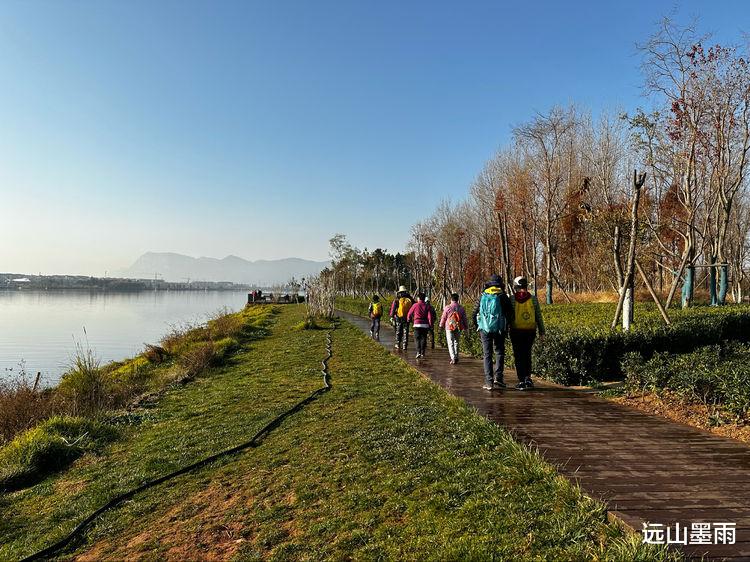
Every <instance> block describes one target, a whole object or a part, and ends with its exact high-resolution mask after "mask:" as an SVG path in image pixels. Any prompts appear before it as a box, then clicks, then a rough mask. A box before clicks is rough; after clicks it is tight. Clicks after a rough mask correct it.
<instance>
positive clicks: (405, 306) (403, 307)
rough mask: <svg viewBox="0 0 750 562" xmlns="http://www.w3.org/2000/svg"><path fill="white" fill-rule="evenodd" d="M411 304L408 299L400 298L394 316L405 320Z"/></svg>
mask: <svg viewBox="0 0 750 562" xmlns="http://www.w3.org/2000/svg"><path fill="white" fill-rule="evenodd" d="M411 304H412V302H411V299H410V298H409V297H401V298H400V299H398V310H397V311H396V314H397V315H398V317H399V318H406V315H407V314H409V309H410V308H411Z"/></svg>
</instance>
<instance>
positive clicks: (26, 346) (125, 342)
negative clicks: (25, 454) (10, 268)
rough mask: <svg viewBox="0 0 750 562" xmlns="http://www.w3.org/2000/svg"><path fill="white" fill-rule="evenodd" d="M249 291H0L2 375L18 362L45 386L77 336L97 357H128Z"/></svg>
mask: <svg viewBox="0 0 750 562" xmlns="http://www.w3.org/2000/svg"><path fill="white" fill-rule="evenodd" d="M246 302H247V292H244V291H243V292H236V291H143V292H135V293H98V292H97V293H94V292H92V293H89V292H76V291H25V290H20V291H0V378H6V377H8V376H12V375H13V374H14V373H16V372H18V371H19V369H20V368H21V367H20V365H21V364H23V368H24V369H25V371H26V372H27V373H29V374H30V375H36V373H37V372H41V373H42V380H43V382H44V384H46V385H53V384H55V383H56V382H57V380H59V378H60V375H62V374H63V373H64V372H65V371H66V370H67V368H68V366H69V365H70V362H71V359H72V357H73V355H74V354H75V351H76V342H78V343H80V344H81V345H83V346H84V348H85V346H87V345H88V346H89V347H90V348H91V350H92V351H93V352H94V353H95V355H96V356H97V357H99V358H100V359H101V361H102V364H103V363H105V362H108V361H113V360H121V359H124V358H126V357H132V356H133V355H136V354H138V353H139V352H140V351H142V350H143V344H144V342H145V343H157V342H158V341H159V340H160V339H161V338H162V336H164V335H165V334H166V333H167V332H169V331H170V327H171V326H174V325H184V324H185V323H196V322H205V321H206V318H207V316H208V315H210V314H212V313H214V312H216V311H218V310H220V309H223V308H225V307H226V308H228V309H230V310H233V311H235V310H239V309H240V308H242V307H243V306H244V305H245V303H246Z"/></svg>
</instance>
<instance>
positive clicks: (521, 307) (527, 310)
mask: <svg viewBox="0 0 750 562" xmlns="http://www.w3.org/2000/svg"><path fill="white" fill-rule="evenodd" d="M514 312H515V318H514V319H513V328H515V329H516V330H536V311H535V310H534V299H533V298H529V299H527V300H525V301H523V302H518V301H515V306H514Z"/></svg>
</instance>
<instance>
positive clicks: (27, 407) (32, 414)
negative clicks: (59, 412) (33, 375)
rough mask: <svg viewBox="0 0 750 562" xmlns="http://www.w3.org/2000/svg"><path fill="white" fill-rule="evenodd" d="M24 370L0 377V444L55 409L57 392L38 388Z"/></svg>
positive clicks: (46, 416) (47, 415)
mask: <svg viewBox="0 0 750 562" xmlns="http://www.w3.org/2000/svg"><path fill="white" fill-rule="evenodd" d="M37 387H38V385H37V384H36V383H31V381H30V380H29V379H28V377H27V376H26V374H25V373H23V372H22V373H20V374H19V375H18V376H17V377H15V378H13V379H10V380H3V381H0V444H2V443H3V442H5V441H8V440H10V439H12V438H13V437H14V436H15V435H16V434H17V433H18V432H20V431H23V430H25V429H28V428H30V427H33V426H34V425H36V424H37V423H39V422H40V421H42V420H45V419H47V418H48V417H50V416H51V415H52V413H53V412H54V411H55V402H54V393H53V392H52V391H50V390H42V389H39V388H37Z"/></svg>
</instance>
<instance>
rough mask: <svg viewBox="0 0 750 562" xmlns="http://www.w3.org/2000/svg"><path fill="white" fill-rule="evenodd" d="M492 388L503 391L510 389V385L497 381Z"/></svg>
mask: <svg viewBox="0 0 750 562" xmlns="http://www.w3.org/2000/svg"><path fill="white" fill-rule="evenodd" d="M492 386H493V387H494V388H497V389H498V390H502V389H503V388H508V385H507V384H505V383H504V382H503V381H495V382H493V383H492Z"/></svg>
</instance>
